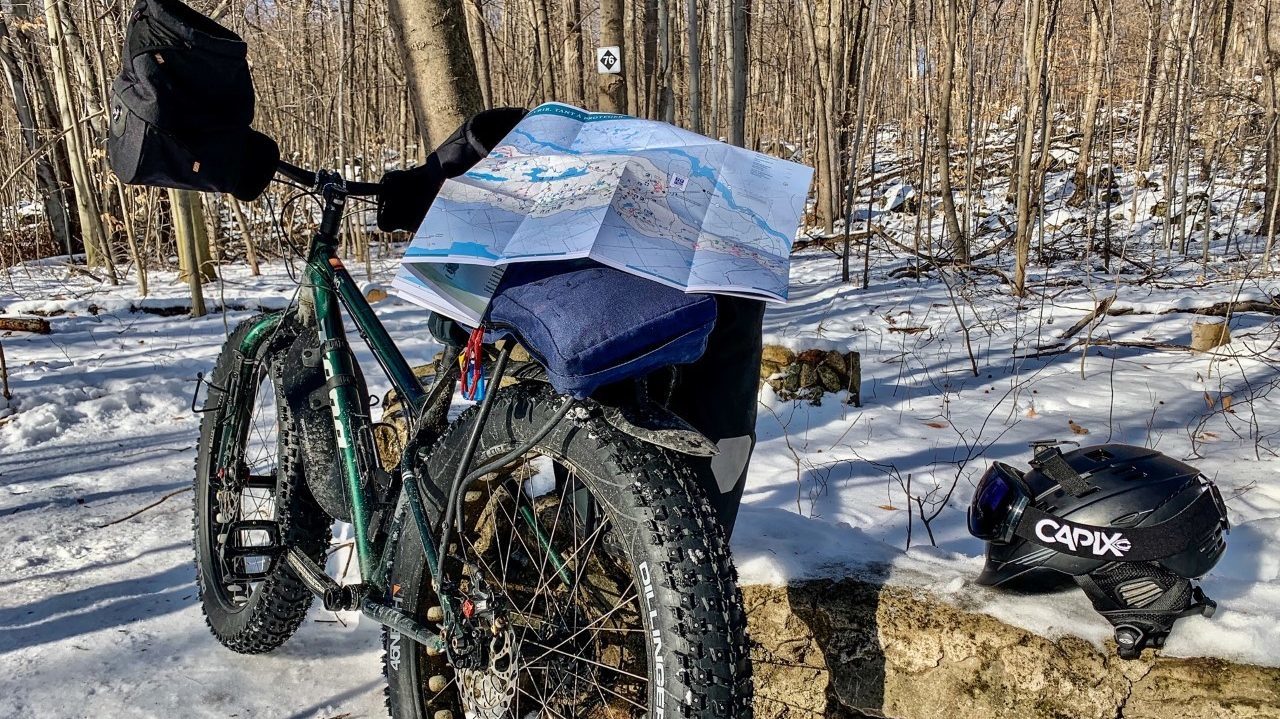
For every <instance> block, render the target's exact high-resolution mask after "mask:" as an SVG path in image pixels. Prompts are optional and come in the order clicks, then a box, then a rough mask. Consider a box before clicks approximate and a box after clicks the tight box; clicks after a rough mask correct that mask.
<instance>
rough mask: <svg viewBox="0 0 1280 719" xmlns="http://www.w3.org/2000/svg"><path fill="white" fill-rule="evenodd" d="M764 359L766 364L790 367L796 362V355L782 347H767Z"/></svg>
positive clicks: (765, 347)
mask: <svg viewBox="0 0 1280 719" xmlns="http://www.w3.org/2000/svg"><path fill="white" fill-rule="evenodd" d="M762 357H763V358H764V361H765V362H771V363H773V364H776V365H789V364H791V363H792V362H795V361H796V353H795V352H792V351H791V350H789V349H787V348H786V347H783V346H781V345H765V346H764V352H763V354H762Z"/></svg>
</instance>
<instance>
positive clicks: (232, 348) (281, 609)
mask: <svg viewBox="0 0 1280 719" xmlns="http://www.w3.org/2000/svg"><path fill="white" fill-rule="evenodd" d="M263 319H264V318H263V317H255V318H253V319H250V320H247V321H245V322H243V323H241V324H240V325H238V326H237V327H236V329H235V331H233V332H232V333H231V336H230V337H228V338H227V341H226V343H225V344H224V346H223V349H222V352H221V354H220V355H219V356H218V361H217V364H216V365H215V367H214V370H213V375H212V377H211V378H210V380H209V384H210V389H209V395H208V399H207V400H206V404H205V413H204V415H203V419H202V420H201V423H200V444H199V449H198V451H197V453H196V479H195V518H194V520H193V530H194V535H195V555H196V584H197V586H198V589H199V595H200V608H201V611H202V612H203V613H204V617H205V622H206V623H207V624H208V626H209V630H210V631H211V632H212V633H213V635H214V637H216V638H217V639H218V641H219V642H221V643H222V644H223V646H225V647H227V648H228V649H231V650H233V651H236V652H239V653H241V654H261V653H264V652H269V651H271V650H273V649H276V648H277V647H279V646H280V645H281V644H283V643H284V642H285V641H286V640H287V639H289V637H291V636H293V633H294V632H295V631H297V629H298V627H299V625H301V624H302V620H303V619H304V618H305V617H306V614H307V610H308V609H309V608H310V606H311V601H312V594H311V592H310V591H308V590H307V589H306V587H305V586H303V584H302V583H301V582H300V581H299V580H298V579H297V578H296V577H295V576H294V575H293V573H292V572H291V571H290V570H289V569H288V568H287V567H286V566H285V564H284V562H283V561H280V560H279V559H277V560H275V561H274V566H273V567H272V568H271V570H270V572H269V574H268V576H267V577H266V579H264V580H263V581H262V582H261V583H260V584H259V585H258V586H257V587H256V588H255V589H254V591H253V593H252V594H251V595H250V597H249V600H248V602H246V603H245V604H244V605H242V606H239V607H232V606H230V605H228V604H227V603H226V602H224V601H223V598H222V595H221V592H220V591H216V590H214V589H213V587H211V586H210V583H211V582H212V581H214V578H215V577H216V576H217V572H218V569H217V568H216V566H215V564H214V558H213V556H212V554H211V544H210V542H209V532H210V526H209V519H210V511H209V507H208V506H207V502H208V498H209V481H210V478H211V476H212V473H213V471H214V470H215V468H214V467H213V463H214V462H215V459H216V458H215V457H214V453H215V451H216V445H217V440H218V439H219V437H220V433H221V432H222V431H223V429H224V426H225V424H226V422H227V420H228V418H229V417H230V416H231V413H232V412H234V411H239V408H241V407H242V406H243V403H245V402H250V403H251V402H253V401H254V399H255V397H256V396H257V395H258V388H259V386H260V385H253V386H249V387H245V386H240V387H239V390H240V391H239V392H237V393H236V394H235V395H234V396H232V395H230V394H228V393H227V392H225V391H224V389H220V388H229V387H230V384H229V379H230V378H231V377H232V375H233V373H236V372H239V371H240V369H241V368H242V366H243V365H244V363H245V362H265V363H266V373H265V376H264V378H263V381H265V382H270V383H271V384H272V386H273V393H272V396H273V397H274V401H275V403H276V409H277V413H278V414H277V421H278V427H277V431H278V432H279V435H278V436H279V441H278V443H277V447H278V456H277V461H278V467H277V472H276V491H275V496H274V500H275V504H276V516H277V520H278V522H279V525H280V537H281V543H282V545H283V546H284V547H285V548H286V549H287V548H288V547H297V548H298V549H300V550H301V551H303V552H305V553H306V554H307V555H308V556H310V557H311V558H312V559H314V560H316V561H317V562H319V561H321V558H322V557H323V554H324V550H325V547H326V546H327V545H328V543H329V539H330V537H331V524H332V520H331V519H330V518H329V517H328V515H326V514H325V512H324V510H323V509H321V508H320V506H319V505H318V504H317V503H316V501H315V499H314V498H313V497H312V496H311V492H310V490H309V489H308V487H307V483H306V480H305V478H304V474H303V449H302V446H301V435H300V433H299V432H298V431H297V427H296V426H295V420H294V418H293V414H292V413H291V412H290V410H289V405H288V403H287V402H286V401H285V398H284V395H283V393H282V387H283V384H284V382H283V373H284V372H285V371H286V370H287V368H286V367H285V366H283V363H282V362H280V360H282V359H283V358H284V357H285V350H286V349H287V348H288V346H289V343H290V342H291V341H292V340H293V338H294V337H296V335H297V332H296V330H295V329H293V328H292V327H291V326H290V320H289V318H288V317H286V318H285V319H284V320H283V321H281V324H280V325H279V329H278V330H276V331H275V333H274V336H273V337H271V338H269V339H267V340H264V342H263V343H262V345H261V349H260V350H259V352H258V353H257V356H256V357H244V356H243V355H242V354H241V352H240V347H241V345H242V344H243V342H244V340H245V338H246V337H247V336H248V334H249V332H250V331H251V330H252V329H253V328H254V327H256V326H257V325H259V324H260V323H261V322H262V321H263ZM246 393H247V394H246ZM249 411H252V409H250V410H249Z"/></svg>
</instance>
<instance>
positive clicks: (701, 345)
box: [484, 260, 716, 399]
mask: <svg viewBox="0 0 1280 719" xmlns="http://www.w3.org/2000/svg"><path fill="white" fill-rule="evenodd" d="M715 321H716V302H715V298H714V297H712V296H711V295H691V294H686V293H684V292H682V291H680V290H677V289H674V288H672V287H667V286H666V285H662V284H659V283H657V282H653V281H652V280H647V279H644V278H642V277H637V276H636V275H631V274H628V273H626V272H622V271H620V270H615V269H613V268H611V267H605V266H603V265H600V264H597V263H595V262H591V261H586V260H574V261H569V262H559V261H556V262H532V263H524V264H517V265H512V266H510V267H508V268H507V271H506V273H505V274H504V275H503V277H502V281H501V283H500V284H499V285H498V289H497V291H496V292H495V293H494V295H493V300H492V301H491V302H490V304H489V309H488V311H487V313H486V315H485V318H484V326H485V329H487V330H489V331H490V333H491V334H492V335H505V334H511V335H514V336H515V338H516V340H517V341H518V342H520V344H521V345H523V346H524V347H525V349H527V350H529V353H530V354H531V355H532V356H533V357H534V358H535V359H537V360H538V361H539V363H541V364H542V366H543V367H544V368H546V371H547V375H548V377H549V379H550V380H551V384H552V386H553V387H555V389H556V391H557V392H560V393H562V394H567V395H572V396H573V397H577V398H579V399H582V398H585V397H588V396H590V395H591V393H592V392H594V391H595V390H597V389H598V388H600V387H603V386H604V385H607V384H612V383H614V382H620V381H622V380H625V379H629V378H632V377H639V376H642V375H645V374H648V373H649V372H652V371H654V370H656V369H658V368H660V367H665V366H667V365H673V364H685V363H689V362H693V361H694V360H696V359H698V358H699V357H701V356H702V353H703V352H704V351H706V349H707V337H708V336H709V335H710V334H711V328H712V327H713V326H714V325H715Z"/></svg>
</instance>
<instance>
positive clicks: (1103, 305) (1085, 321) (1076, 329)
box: [1040, 295, 1116, 350]
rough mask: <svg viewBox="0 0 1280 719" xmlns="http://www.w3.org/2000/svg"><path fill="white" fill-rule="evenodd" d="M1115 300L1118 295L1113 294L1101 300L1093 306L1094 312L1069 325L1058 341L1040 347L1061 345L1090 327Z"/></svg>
mask: <svg viewBox="0 0 1280 719" xmlns="http://www.w3.org/2000/svg"><path fill="white" fill-rule="evenodd" d="M1115 301H1116V296H1115V295H1111V296H1110V297H1108V298H1106V299H1105V300H1103V301H1101V302H1099V303H1098V305H1097V307H1094V308H1093V311H1092V312H1090V313H1089V314H1087V315H1085V316H1084V317H1083V318H1081V319H1080V321H1079V322H1076V323H1075V324H1074V325H1071V327H1069V328H1068V329H1067V331H1066V332H1063V333H1062V334H1061V335H1059V336H1058V341H1057V342H1053V343H1050V344H1046V345H1040V349H1042V350H1047V349H1053V348H1054V347H1058V346H1061V345H1062V343H1063V342H1066V341H1067V340H1069V339H1071V338H1072V337H1075V336H1076V335H1077V334H1079V333H1080V330H1082V329H1084V328H1085V327H1088V326H1089V324H1090V323H1091V322H1093V321H1094V320H1096V319H1098V318H1099V317H1101V316H1103V315H1104V314H1106V313H1107V310H1109V309H1111V304H1112V303H1113V302H1115Z"/></svg>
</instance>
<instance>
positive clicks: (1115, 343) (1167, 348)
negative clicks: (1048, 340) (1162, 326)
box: [1018, 339, 1194, 359]
mask: <svg viewBox="0 0 1280 719" xmlns="http://www.w3.org/2000/svg"><path fill="white" fill-rule="evenodd" d="M1084 344H1086V342H1085V340H1082V339H1080V340H1076V341H1075V342H1072V343H1071V344H1069V345H1066V346H1065V347H1055V346H1050V347H1048V348H1044V349H1041V350H1039V351H1036V352H1032V353H1031V354H1025V355H1019V356H1018V359H1038V358H1041V357H1054V356H1056V355H1060V354H1066V353H1067V352H1070V351H1071V350H1073V349H1075V348H1077V347H1079V346H1081V345H1084ZM1087 344H1088V346H1089V347H1136V348H1138V349H1148V350H1157V351H1160V352H1192V351H1194V350H1193V349H1192V347H1190V346H1189V345H1178V344H1173V343H1172V342H1133V341H1129V340H1103V339H1092V340H1089V342H1088V343H1087Z"/></svg>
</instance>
